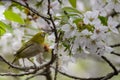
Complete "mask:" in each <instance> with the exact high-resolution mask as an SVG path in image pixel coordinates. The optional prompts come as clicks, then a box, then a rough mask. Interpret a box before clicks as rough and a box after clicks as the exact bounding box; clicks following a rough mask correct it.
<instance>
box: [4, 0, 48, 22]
mask: <svg viewBox="0 0 120 80" xmlns="http://www.w3.org/2000/svg"><path fill="white" fill-rule="evenodd" d="M2 1H12V2H14V3H17V4H19V5H21V6H23V7H25V8H27V9H29V10H30V11H32V12H33V13H35V14H36V15H38V16H40V17H41V18H43V19H44V20H45V21H46V22H47V23H48V24H50V23H49V18H47V17H45V16H42V15H41V14H39V12H38V11H36V10H35V9H33V8H32V7H29V6H27V5H26V4H22V3H20V2H18V1H17V0H2Z"/></svg>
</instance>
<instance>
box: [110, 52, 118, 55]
mask: <svg viewBox="0 0 120 80" xmlns="http://www.w3.org/2000/svg"><path fill="white" fill-rule="evenodd" d="M111 54H114V55H116V56H120V54H119V53H115V52H111Z"/></svg>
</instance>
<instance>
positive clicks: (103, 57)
mask: <svg viewBox="0 0 120 80" xmlns="http://www.w3.org/2000/svg"><path fill="white" fill-rule="evenodd" d="M101 58H102V59H103V60H105V61H106V62H107V63H108V64H109V65H110V67H111V68H112V69H113V71H114V73H115V74H116V75H117V74H118V71H117V69H116V68H115V66H114V65H113V64H112V63H111V62H110V61H109V60H108V59H107V58H106V57H105V56H101Z"/></svg>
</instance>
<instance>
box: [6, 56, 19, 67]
mask: <svg viewBox="0 0 120 80" xmlns="http://www.w3.org/2000/svg"><path fill="white" fill-rule="evenodd" d="M17 60H18V57H15V58H14V60H13V61H12V63H11V64H13V63H14V62H16V61H17ZM10 68H11V66H9V67H8V69H10Z"/></svg>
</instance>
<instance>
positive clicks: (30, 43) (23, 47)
mask: <svg viewBox="0 0 120 80" xmlns="http://www.w3.org/2000/svg"><path fill="white" fill-rule="evenodd" d="M32 45H34V44H33V43H32V42H30V41H29V42H27V43H25V44H24V46H22V47H21V48H20V49H19V50H18V51H17V52H16V54H15V56H16V55H18V54H20V53H21V52H22V51H24V50H25V49H26V48H28V47H30V46H32Z"/></svg>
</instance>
